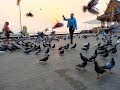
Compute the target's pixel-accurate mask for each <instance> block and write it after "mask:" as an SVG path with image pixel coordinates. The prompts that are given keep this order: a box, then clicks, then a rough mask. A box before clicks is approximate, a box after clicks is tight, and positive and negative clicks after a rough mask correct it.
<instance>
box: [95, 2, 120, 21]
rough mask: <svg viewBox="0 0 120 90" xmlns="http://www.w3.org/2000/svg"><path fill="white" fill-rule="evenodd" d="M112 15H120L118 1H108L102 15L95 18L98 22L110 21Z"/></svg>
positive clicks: (119, 3)
mask: <svg viewBox="0 0 120 90" xmlns="http://www.w3.org/2000/svg"><path fill="white" fill-rule="evenodd" d="M113 14H115V15H117V14H119V15H120V1H117V0H110V1H109V4H108V6H107V8H106V10H105V12H104V14H103V15H101V16H99V17H97V19H98V20H104V19H111V18H112V16H113Z"/></svg>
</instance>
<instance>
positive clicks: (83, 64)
mask: <svg viewBox="0 0 120 90" xmlns="http://www.w3.org/2000/svg"><path fill="white" fill-rule="evenodd" d="M86 66H87V62H86V61H83V62H82V63H81V64H78V65H76V67H75V68H76V69H78V70H80V68H83V69H84V71H86V70H85V67H86Z"/></svg>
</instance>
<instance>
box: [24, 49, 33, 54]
mask: <svg viewBox="0 0 120 90" xmlns="http://www.w3.org/2000/svg"><path fill="white" fill-rule="evenodd" d="M32 51H33V49H28V50H25V51H24V53H26V54H29V53H30V52H32Z"/></svg>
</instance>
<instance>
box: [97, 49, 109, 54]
mask: <svg viewBox="0 0 120 90" xmlns="http://www.w3.org/2000/svg"><path fill="white" fill-rule="evenodd" d="M108 52H109V50H107V48H105V49H104V50H103V51H101V52H99V54H105V53H108Z"/></svg>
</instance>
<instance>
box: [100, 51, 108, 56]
mask: <svg viewBox="0 0 120 90" xmlns="http://www.w3.org/2000/svg"><path fill="white" fill-rule="evenodd" d="M108 55H109V53H108V52H107V53H105V54H104V55H101V56H102V57H108Z"/></svg>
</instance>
